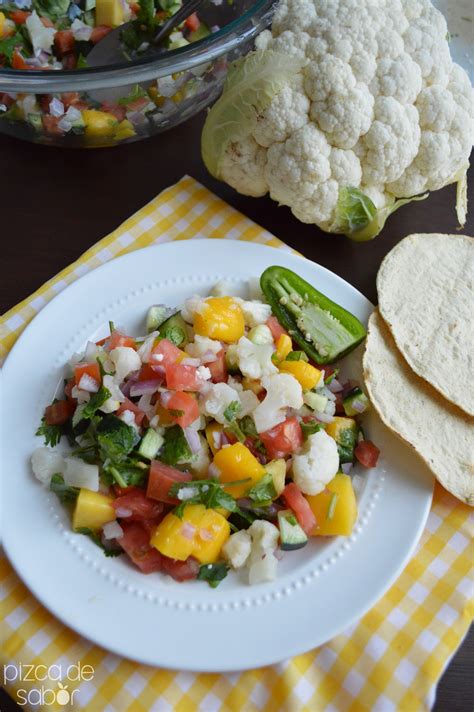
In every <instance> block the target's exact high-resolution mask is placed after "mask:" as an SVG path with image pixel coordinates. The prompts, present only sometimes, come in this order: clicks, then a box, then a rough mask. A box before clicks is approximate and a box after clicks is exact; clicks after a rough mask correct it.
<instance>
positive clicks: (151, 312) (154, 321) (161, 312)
mask: <svg viewBox="0 0 474 712" xmlns="http://www.w3.org/2000/svg"><path fill="white" fill-rule="evenodd" d="M169 315H170V310H169V308H168V307H165V306H164V304H154V305H153V306H152V307H150V308H149V309H148V314H147V315H146V330H147V332H148V333H150V332H152V331H156V330H157V329H158V327H159V326H161V325H162V324H163V322H165V321H166V320H167V319H168V317H169Z"/></svg>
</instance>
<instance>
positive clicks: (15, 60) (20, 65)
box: [12, 50, 28, 69]
mask: <svg viewBox="0 0 474 712" xmlns="http://www.w3.org/2000/svg"><path fill="white" fill-rule="evenodd" d="M12 68H13V69H28V65H27V63H26V62H25V60H24V59H23V57H22V56H21V54H20V52H18V50H15V51H14V52H13V55H12Z"/></svg>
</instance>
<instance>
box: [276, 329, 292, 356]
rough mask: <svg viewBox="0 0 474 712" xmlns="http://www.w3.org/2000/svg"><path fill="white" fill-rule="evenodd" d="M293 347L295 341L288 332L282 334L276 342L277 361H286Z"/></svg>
mask: <svg viewBox="0 0 474 712" xmlns="http://www.w3.org/2000/svg"><path fill="white" fill-rule="evenodd" d="M292 349H293V343H292V341H291V338H290V337H289V336H288V334H281V336H279V337H278V341H277V342H276V357H277V361H284V360H285V359H286V357H287V356H288V354H289V353H290V351H292Z"/></svg>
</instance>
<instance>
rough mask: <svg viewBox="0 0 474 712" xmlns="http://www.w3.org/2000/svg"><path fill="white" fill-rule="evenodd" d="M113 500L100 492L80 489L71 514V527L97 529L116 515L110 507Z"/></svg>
mask: <svg viewBox="0 0 474 712" xmlns="http://www.w3.org/2000/svg"><path fill="white" fill-rule="evenodd" d="M113 501H114V498H113V497H108V496H107V495H105V494H101V493H100V492H91V490H88V489H81V490H80V491H79V495H78V497H77V500H76V505H75V507H74V513H73V515H72V528H73V529H82V528H86V529H92V531H97V530H98V529H100V528H101V527H103V526H104V524H107V522H112V521H113V520H114V519H115V518H116V516H117V515H116V514H115V509H114V508H113V507H112V502H113Z"/></svg>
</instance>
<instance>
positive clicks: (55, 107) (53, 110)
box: [49, 97, 64, 118]
mask: <svg viewBox="0 0 474 712" xmlns="http://www.w3.org/2000/svg"><path fill="white" fill-rule="evenodd" d="M49 113H50V114H51V116H56V117H57V118H59V117H60V116H62V115H63V114H64V104H63V102H62V101H59V99H56V97H54V98H53V99H51V101H50V102H49Z"/></svg>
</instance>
